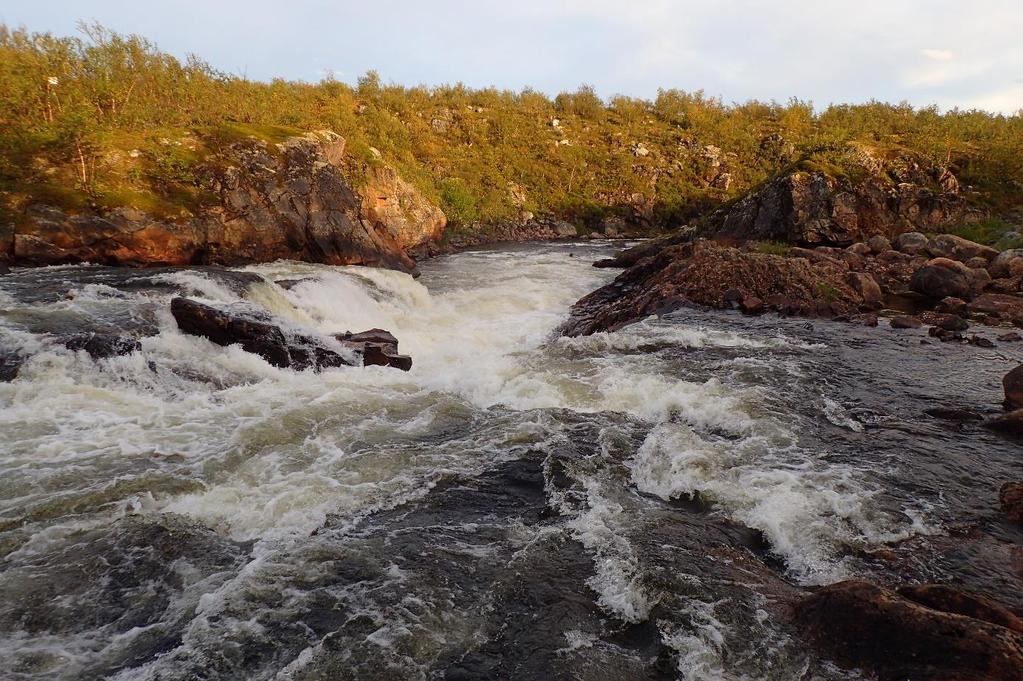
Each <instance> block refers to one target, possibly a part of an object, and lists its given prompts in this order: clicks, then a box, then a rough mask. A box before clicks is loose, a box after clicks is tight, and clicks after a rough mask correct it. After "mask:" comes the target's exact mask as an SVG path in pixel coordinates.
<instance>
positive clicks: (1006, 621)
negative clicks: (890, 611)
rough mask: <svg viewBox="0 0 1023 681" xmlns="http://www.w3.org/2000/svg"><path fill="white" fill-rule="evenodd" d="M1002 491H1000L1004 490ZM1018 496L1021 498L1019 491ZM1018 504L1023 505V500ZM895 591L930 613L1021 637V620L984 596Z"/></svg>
mask: <svg viewBox="0 0 1023 681" xmlns="http://www.w3.org/2000/svg"><path fill="white" fill-rule="evenodd" d="M1010 484H1011V483H1010ZM1002 489H1003V491H1004V489H1005V487H1003V488H1002ZM1020 492H1021V494H1023V489H1021V490H1020ZM1018 501H1019V502H1020V503H1023V496H1021V497H1020V498H1019V499H1018ZM1021 510H1023V508H1021ZM896 591H897V592H898V594H899V595H900V596H904V597H905V598H908V599H909V600H911V601H914V602H916V603H919V604H920V605H924V606H927V607H928V608H931V609H932V610H940V611H941V612H947V613H954V614H957V615H964V616H966V617H972V618H974V619H978V620H982V621H984V622H991V623H992V624H997V625H999V626H1003V627H1005V628H1006V629H1011V630H1012V631H1015V632H1017V633H1021V634H1023V618H1020V617H1019V616H1017V615H1016V614H1015V613H1014V612H1012V611H1011V610H1009V609H1008V608H1006V607H1005V606H1003V605H1002V604H1001V603H999V602H997V601H995V600H994V599H991V598H988V597H986V596H981V595H978V594H972V593H967V592H965V591H960V590H958V589H953V588H952V587H950V586H945V585H944V584H915V585H912V586H903V587H899V588H898V589H897V590H896Z"/></svg>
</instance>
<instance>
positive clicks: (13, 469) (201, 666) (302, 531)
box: [0, 242, 1023, 681]
mask: <svg viewBox="0 0 1023 681" xmlns="http://www.w3.org/2000/svg"><path fill="white" fill-rule="evenodd" d="M611 250H613V249H612V246H611V245H610V244H608V243H606V242H588V243H559V244H545V245H520V246H515V247H506V248H497V249H491V250H478V251H473V252H465V253H460V254H456V255H451V256H444V257H440V258H436V259H433V260H430V261H427V262H425V263H423V266H422V271H423V274H422V276H421V277H420V278H419V279H417V280H414V279H412V278H411V277H409V276H407V275H404V274H401V273H397V272H392V271H386V270H377V269H368V268H355V267H352V268H336V267H327V266H320V265H312V264H303V263H295V262H278V263H273V264H268V265H259V266H253V267H248V268H243V269H244V270H245V271H246V272H248V273H255V274H257V275H259V277H260V278H259V280H258V281H256V282H255V283H252V282H251V277H246V278H239V277H233V276H232V274H231V272H230V271H224V270H217V269H203V268H197V269H176V270H171V269H168V270H125V269H114V268H103V267H83V266H68V267H52V268H42V269H35V270H30V269H19V270H15V271H14V272H12V273H11V274H9V275H6V276H2V277H0V350H4V351H7V352H8V353H15V354H19V355H21V356H22V357H23V358H25V359H24V364H23V365H22V366H21V368H20V370H19V372H18V377H17V379H15V380H14V381H11V382H0V432H2V438H3V439H2V442H0V666H2V668H3V669H4V670H6V672H5V673H4V676H5V678H11V679H99V678H112V679H119V680H128V679H153V680H156V679H161V680H169V679H198V678H202V679H282V680H283V679H295V680H312V679H434V678H447V679H554V678H572V679H587V680H589V679H593V680H596V679H690V680H701V681H702V680H710V679H839V678H857V677H856V676H855V674H853V675H847V674H846V673H843V672H840V671H838V670H837V669H836V668H834V667H833V666H831V665H830V664H828V663H827V662H826V661H823V660H820V659H818V658H817V657H815V656H814V655H813V654H812V653H811V652H810V651H809V650H808V649H807V647H806V645H805V644H804V643H803V642H802V641H801V639H800V636H799V633H798V632H797V631H795V630H794V629H793V628H792V625H791V624H790V623H789V618H788V616H787V613H788V609H789V608H790V606H791V604H792V603H793V602H795V601H796V600H798V598H800V597H801V596H802V595H803V594H804V593H805V590H806V589H807V588H811V587H813V586H814V585H819V584H827V583H831V582H834V581H837V580H841V579H845V578H850V577H862V578H868V579H872V580H874V581H879V582H883V583H892V584H895V583H902V582H905V581H939V582H951V583H956V584H958V585H960V586H965V587H967V588H972V589H975V590H978V591H982V592H988V593H992V594H995V595H998V596H999V597H1000V598H1002V599H1003V600H1004V601H1005V602H1007V603H1008V604H1010V605H1014V606H1020V605H1023V596H1021V595H1020V593H1019V589H1018V586H1017V583H1016V582H1015V581H1014V579H1015V578H1014V577H1013V574H1012V571H1013V570H1014V569H1018V567H1017V568H1014V567H1013V561H1014V560H1018V558H1014V554H1013V553H1012V548H1011V547H1012V545H1013V542H1014V541H1019V536H1018V530H1015V529H1013V528H1011V527H1009V526H1008V525H1006V524H1004V523H1003V522H1001V521H1000V520H999V519H998V513H997V489H998V486H999V485H1000V484H1001V482H1004V481H1005V480H1008V479H1020V478H1023V458H1021V457H1020V456H1019V448H1018V445H1017V444H1014V443H1011V442H1008V441H1005V440H1002V439H1000V438H998V437H997V436H995V435H993V434H991V433H988V432H987V431H984V430H983V429H981V428H980V427H978V426H977V425H976V423H975V422H974V421H972V420H970V419H969V418H963V417H962V416H956V415H955V414H954V413H953V414H952V415H953V417H954V418H951V419H950V418H948V413H945V412H941V413H940V414H939V416H940V415H941V414H944V417H936V416H932V415H928V414H929V412H930V413H935V412H934V409H935V408H941V409H945V410H953V409H958V410H960V411H962V410H972V411H974V412H977V413H980V414H983V413H986V412H992V413H993V412H994V411H996V410H997V409H998V402H999V400H1000V398H1001V395H1000V390H1001V386H1000V377H1001V375H1002V374H1003V373H1005V371H1006V370H1007V369H1009V368H1012V367H1013V366H1015V365H1017V364H1019V363H1021V361H1023V353H1021V351H1020V350H1017V349H1016V348H1015V347H1014V346H1012V345H1010V344H1000V345H999V346H998V347H997V348H995V349H982V348H976V347H972V346H965V345H954V344H942V343H938V342H936V341H935V342H931V341H930V340H929V339H927V338H926V334H925V333H923V332H921V331H898V332H897V331H893V330H889V329H885V328H880V329H869V328H860V327H855V326H851V325H847V324H846V325H843V324H835V323H829V322H816V321H815V322H813V323H810V322H807V321H805V320H795V319H779V318H777V317H773V316H765V317H759V318H750V317H743V316H741V315H739V314H737V313H722V312H700V311H682V312H679V313H675V314H673V315H669V316H668V317H665V318H662V319H651V320H647V321H645V322H642V323H639V324H636V325H633V326H630V327H627V328H626V329H623V330H621V331H619V332H617V333H614V334H597V335H594V336H589V337H583V338H572V339H567V338H560V337H558V336H557V334H556V332H555V331H556V328H557V326H558V325H559V323H560V322H561V321H562V320H564V319H565V316H566V314H567V311H568V308H569V307H570V305H571V304H572V303H573V302H574V301H575V300H577V299H578V298H579V297H581V296H582V295H584V294H585V293H587V292H589V291H591V290H593V289H594V288H596V287H598V286H600V285H602V284H604V283H606V282H607V281H609V280H610V279H611V278H612V277H613V276H614V272H609V271H608V270H601V269H596V268H593V267H591V266H590V265H591V263H592V262H593V261H594V260H595V259H598V258H601V257H605V256H606V255H607V254H609V253H610V252H611ZM282 280H285V283H286V285H284V286H282V285H278V284H276V283H275V282H278V281H282ZM182 294H184V295H190V296H193V297H195V298H197V299H200V300H205V301H208V302H212V303H215V304H228V303H239V302H245V303H247V304H249V305H254V306H259V307H262V308H265V309H266V310H268V311H270V312H272V313H273V314H274V315H276V316H278V317H279V318H280V319H283V320H286V322H287V323H288V324H290V325H294V326H296V327H301V328H303V329H313V330H315V331H319V332H323V333H336V332H339V331H345V330H351V331H361V330H364V329H368V328H371V327H381V328H385V329H388V330H390V331H391V332H392V333H394V335H395V336H396V337H397V338H398V339H399V341H400V350H401V352H403V353H406V354H409V355H411V356H412V357H413V360H414V366H413V368H412V370H411V371H410V372H408V373H405V372H401V371H397V370H394V369H389V368H384V367H367V368H360V369H352V368H338V369H331V370H326V371H323V372H321V373H313V372H311V371H306V372H295V371H291V370H287V369H278V368H274V367H272V366H270V365H268V364H267V363H266V362H264V361H263V360H262V359H260V358H259V357H258V356H255V355H251V354H248V353H246V352H244V351H242V350H241V349H240V348H239V347H229V348H222V347H219V346H216V345H213V344H211V343H210V342H208V341H206V340H205V339H201V338H196V337H192V336H186V335H183V334H181V333H180V332H178V330H177V328H176V325H175V323H174V321H173V318H172V317H171V316H170V313H169V306H168V303H169V300H170V298H171V297H172V296H174V295H182ZM83 331H102V332H110V331H114V332H117V333H129V334H133V335H138V336H140V337H141V351H138V352H134V353H131V354H128V355H124V356H115V357H110V358H105V359H99V360H94V359H92V358H90V357H89V355H88V354H87V353H86V352H84V351H78V352H73V351H70V350H67V349H66V348H64V347H63V346H62V345H61V344H60V343H59V342H57V341H58V339H59V338H60V337H62V336H63V335H67V334H71V333H79V332H83ZM1014 533H1015V534H1014Z"/></svg>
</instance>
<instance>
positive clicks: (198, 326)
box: [171, 298, 412, 371]
mask: <svg viewBox="0 0 1023 681" xmlns="http://www.w3.org/2000/svg"><path fill="white" fill-rule="evenodd" d="M171 314H172V315H173V316H174V319H175V321H176V322H177V323H178V328H180V329H181V331H182V332H184V333H187V334H190V335H193V336H201V337H203V338H207V339H209V340H210V341H212V342H214V343H216V344H217V345H223V346H228V345H240V346H241V347H242V349H243V350H245V351H246V352H251V353H254V354H257V355H259V356H260V357H262V358H263V359H265V360H266V361H267V362H269V363H270V364H272V365H274V366H276V367H281V368H291V369H296V370H303V369H309V368H312V369H326V368H333V367H340V366H358V365H359V364H362V365H363V366H366V365H379V366H390V367H394V368H397V369H402V370H403V371H408V370H409V369H411V368H412V358H410V357H408V356H407V355H400V354H398V340H397V339H396V338H395V337H394V336H393V335H391V334H390V333H389V332H387V331H384V330H383V329H370V330H369V331H364V332H362V333H357V334H352V333H345V334H339V335H338V336H336V337H335V338H333V339H326V338H316V337H313V336H309V335H304V334H298V333H291V332H285V330H284V329H283V328H282V327H281V326H279V325H278V324H275V323H274V320H273V319H272V318H271V317H270V316H269V315H267V314H264V313H261V312H256V311H252V310H247V309H246V310H238V309H220V308H215V307H212V306H210V305H205V304H203V303H199V302H196V301H194V300H189V299H188V298H174V299H173V300H172V301H171ZM332 342H336V343H338V346H336V347H331V346H330V343H332ZM342 348H347V349H348V350H351V351H352V352H353V354H355V355H356V356H359V357H361V361H360V362H358V363H356V362H354V361H353V360H351V359H349V358H348V357H346V356H345V354H344V353H343V350H342Z"/></svg>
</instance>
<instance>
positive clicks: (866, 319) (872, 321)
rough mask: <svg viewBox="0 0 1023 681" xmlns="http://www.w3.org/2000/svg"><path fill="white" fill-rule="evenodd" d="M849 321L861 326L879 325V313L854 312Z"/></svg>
mask: <svg viewBox="0 0 1023 681" xmlns="http://www.w3.org/2000/svg"><path fill="white" fill-rule="evenodd" d="M849 321H850V322H852V323H853V324H859V325H861V326H877V315H876V314H874V313H872V312H870V313H866V314H854V315H852V316H850V317H849Z"/></svg>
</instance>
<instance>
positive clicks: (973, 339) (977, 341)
mask: <svg viewBox="0 0 1023 681" xmlns="http://www.w3.org/2000/svg"><path fill="white" fill-rule="evenodd" d="M966 342H967V343H968V344H970V345H973V346H976V347H978V348H988V349H990V348H993V347H995V344H994V342H993V341H991V340H990V339H988V338H985V337H984V336H977V335H972V336H970V337H968V338H967V339H966Z"/></svg>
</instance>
